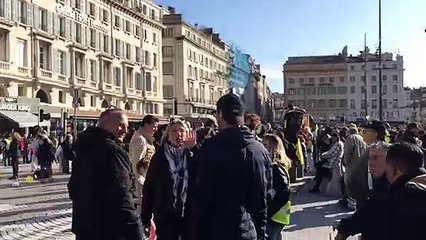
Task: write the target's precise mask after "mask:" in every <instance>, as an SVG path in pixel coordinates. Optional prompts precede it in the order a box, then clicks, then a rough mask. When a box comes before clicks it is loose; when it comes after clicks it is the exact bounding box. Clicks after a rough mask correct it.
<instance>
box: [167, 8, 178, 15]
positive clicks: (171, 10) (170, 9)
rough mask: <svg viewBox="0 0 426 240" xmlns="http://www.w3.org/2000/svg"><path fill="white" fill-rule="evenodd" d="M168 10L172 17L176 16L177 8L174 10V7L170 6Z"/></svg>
mask: <svg viewBox="0 0 426 240" xmlns="http://www.w3.org/2000/svg"><path fill="white" fill-rule="evenodd" d="M168 10H169V12H170V15H174V14H176V8H174V7H172V6H169V7H168Z"/></svg>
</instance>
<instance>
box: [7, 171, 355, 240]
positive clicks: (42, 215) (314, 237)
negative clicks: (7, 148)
mask: <svg viewBox="0 0 426 240" xmlns="http://www.w3.org/2000/svg"><path fill="white" fill-rule="evenodd" d="M54 170H55V172H56V175H55V177H54V181H53V182H50V183H39V182H33V183H26V182H25V177H26V175H28V174H29V172H30V167H29V166H28V165H24V166H23V167H21V170H20V176H22V178H20V180H19V181H20V186H18V187H13V186H12V181H9V180H7V178H8V177H9V176H10V175H11V169H10V168H4V167H0V239H6V240H11V239H43V240H44V239H74V236H73V234H72V233H71V201H70V200H69V198H68V191H67V188H66V184H67V182H68V179H69V176H68V175H63V174H59V173H58V172H59V171H58V167H57V166H55V167H54ZM292 187H293V189H294V190H295V191H297V193H295V194H294V195H293V201H292V202H293V207H292V212H293V213H292V216H291V225H289V226H288V227H287V228H286V229H285V231H284V232H283V239H285V240H293V239H295V240H330V239H333V238H334V233H333V232H332V228H331V226H332V225H333V224H334V222H335V221H336V220H337V219H340V218H342V217H345V216H348V215H349V214H350V212H348V211H345V210H343V209H342V208H341V207H340V206H339V205H338V200H337V199H334V198H330V197H327V196H325V195H323V194H310V193H308V190H309V189H310V188H311V187H312V180H310V178H306V179H303V180H300V181H298V183H296V184H294V185H293V186H292ZM355 239H356V238H352V239H351V240H355Z"/></svg>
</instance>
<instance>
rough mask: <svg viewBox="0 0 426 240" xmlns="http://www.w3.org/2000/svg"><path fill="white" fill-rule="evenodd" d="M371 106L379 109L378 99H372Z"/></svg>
mask: <svg viewBox="0 0 426 240" xmlns="http://www.w3.org/2000/svg"><path fill="white" fill-rule="evenodd" d="M371 108H372V109H377V99H373V100H371Z"/></svg>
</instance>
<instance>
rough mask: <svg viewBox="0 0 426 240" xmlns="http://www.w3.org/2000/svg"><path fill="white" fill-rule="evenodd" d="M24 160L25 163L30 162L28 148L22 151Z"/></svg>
mask: <svg viewBox="0 0 426 240" xmlns="http://www.w3.org/2000/svg"><path fill="white" fill-rule="evenodd" d="M22 155H23V156H22V159H23V160H22V162H23V163H30V161H29V159H28V149H24V151H23V152H22Z"/></svg>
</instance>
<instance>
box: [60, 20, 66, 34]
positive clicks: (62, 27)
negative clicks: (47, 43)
mask: <svg viewBox="0 0 426 240" xmlns="http://www.w3.org/2000/svg"><path fill="white" fill-rule="evenodd" d="M65 21H66V20H65V18H64V17H59V36H60V37H63V38H65V37H66V35H65V31H66V23H65Z"/></svg>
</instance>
